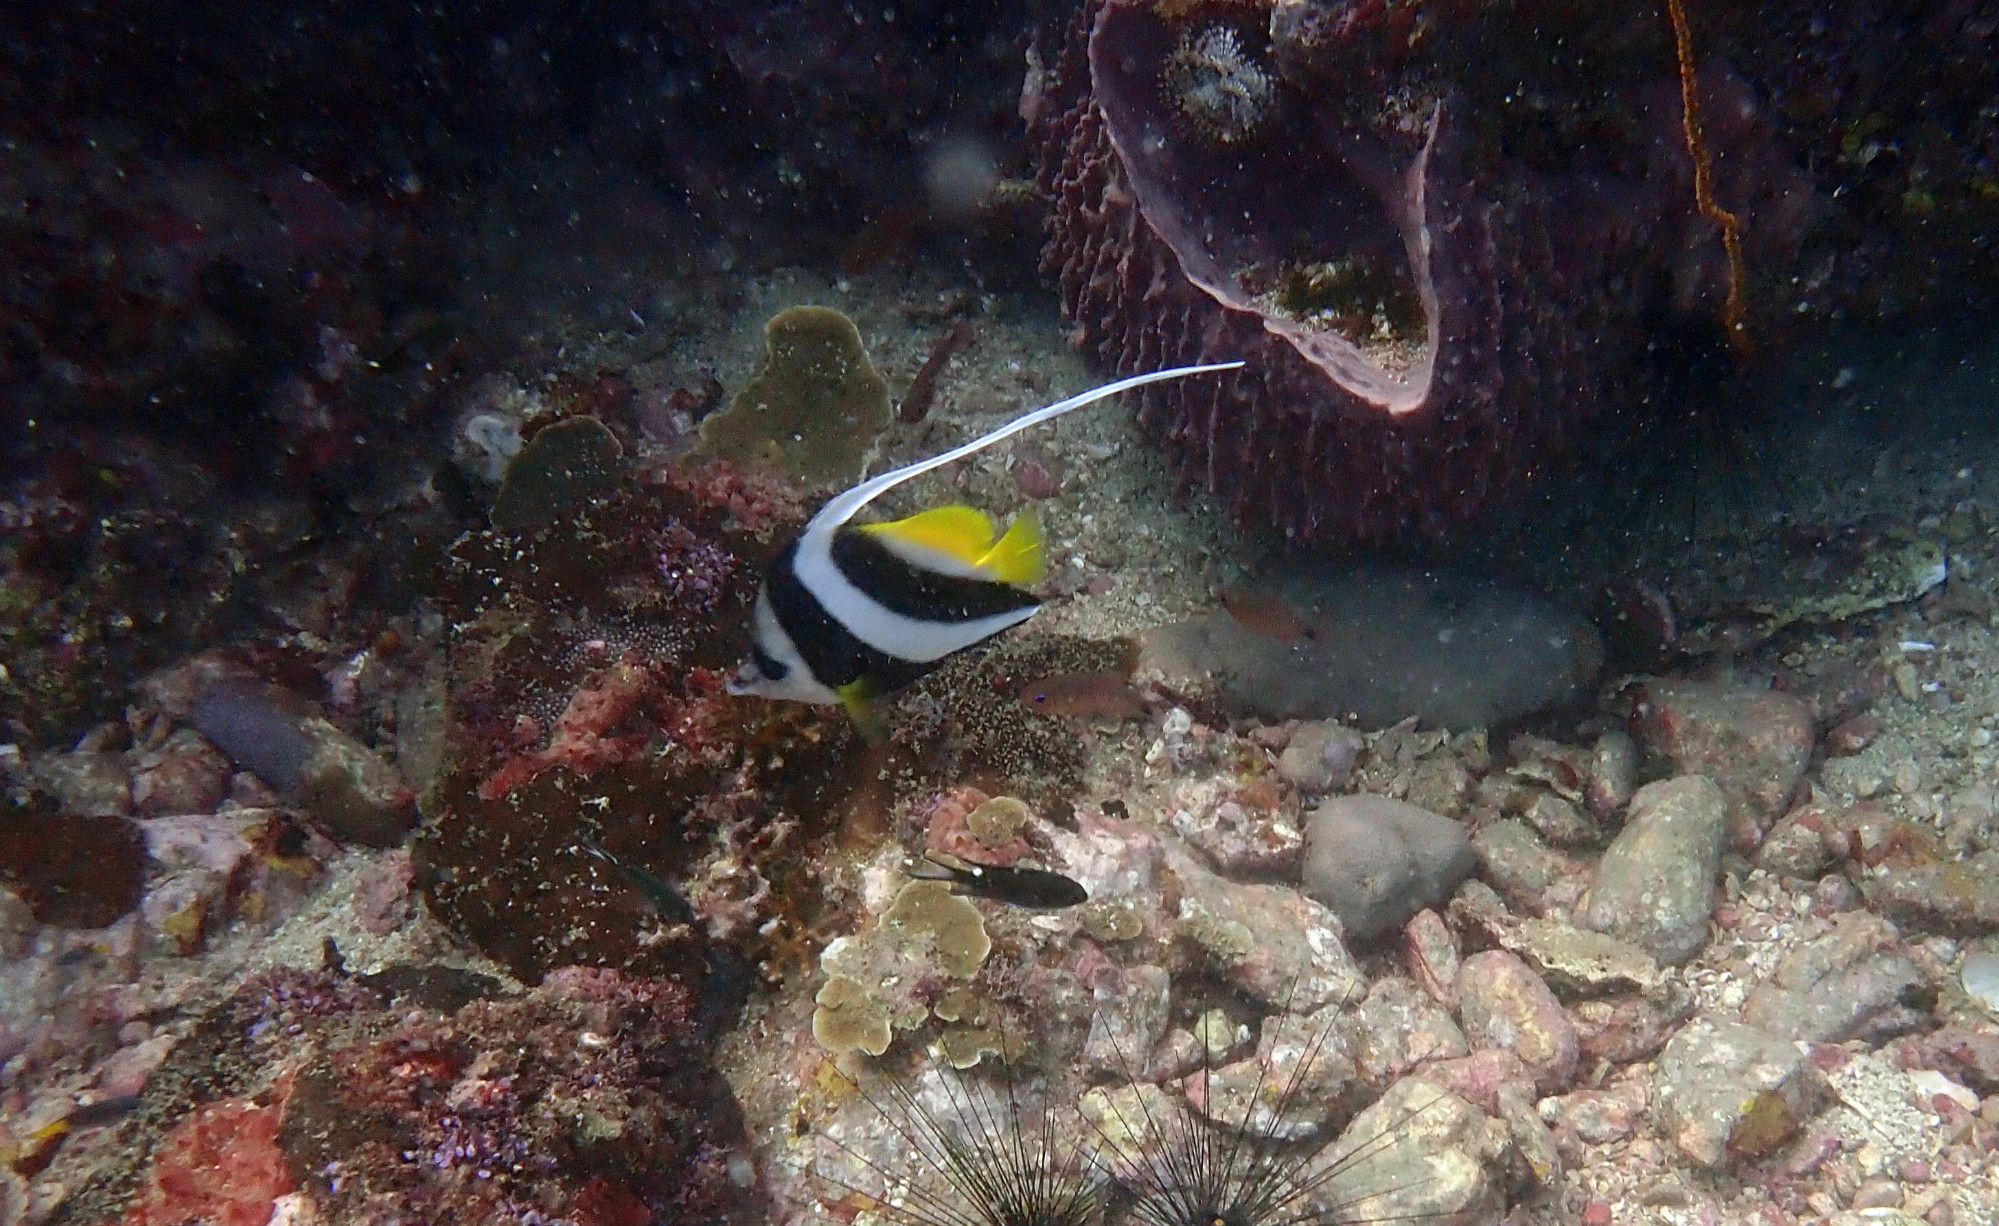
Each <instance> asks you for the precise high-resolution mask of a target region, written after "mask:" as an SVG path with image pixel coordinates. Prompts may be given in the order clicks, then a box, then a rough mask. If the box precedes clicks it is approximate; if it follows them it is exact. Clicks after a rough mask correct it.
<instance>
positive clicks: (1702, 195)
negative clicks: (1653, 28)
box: [1666, 0, 1749, 351]
mask: <svg viewBox="0 0 1999 1226" xmlns="http://www.w3.org/2000/svg"><path fill="white" fill-rule="evenodd" d="M1666 15H1667V16H1668V17H1670V18H1671V19H1672V22H1673V45H1674V48H1675V50H1676V51H1677V52H1678V54H1679V60H1680V113H1681V116H1682V119H1683V122H1684V124H1685V126H1686V129H1687V153H1688V155H1689V156H1691V157H1692V158H1693V160H1694V206H1695V207H1696V208H1698V209H1699V210H1700V212H1701V216H1703V217H1705V218H1707V219H1708V220H1709V221H1712V222H1713V223H1714V224H1715V226H1716V227H1717V228H1718V229H1720V231H1721V245H1722V246H1723V248H1725V249H1726V250H1727V252H1728V301H1727V303H1726V304H1725V305H1724V306H1723V307H1722V313H1721V321H1722V326H1723V327H1725V328H1726V329H1727V330H1728V339H1729V340H1730V341H1731V342H1732V343H1733V344H1734V345H1735V347H1736V349H1737V350H1738V351H1741V350H1746V349H1747V348H1748V347H1749V324H1748V321H1747V319H1746V318H1745V315H1746V313H1747V312H1746V309H1745V304H1744V295H1743V288H1742V286H1743V268H1742V221H1741V219H1740V218H1738V217H1736V215H1735V214H1734V213H1731V212H1729V211H1728V210H1727V209H1725V208H1723V207H1722V206H1721V203H1720V202H1719V201H1717V200H1716V199H1715V198H1714V169H1713V165H1712V160H1711V159H1710V158H1709V156H1708V148H1707V143H1706V142H1705V141H1704V140H1702V139H1701V104H1700V97H1699V90H1698V83H1697V81H1696V78H1695V75H1694V37H1693V33H1692V32H1691V31H1690V30H1689V29H1688V26H1687V11H1686V9H1685V8H1683V7H1682V6H1681V4H1680V0H1666Z"/></svg>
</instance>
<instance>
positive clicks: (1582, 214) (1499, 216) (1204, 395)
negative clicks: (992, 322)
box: [1022, 0, 1688, 542]
mask: <svg viewBox="0 0 1999 1226" xmlns="http://www.w3.org/2000/svg"><path fill="white" fill-rule="evenodd" d="M1264 20H1267V14H1265V13H1264V12H1263V10H1262V8H1261V6H1258V5H1243V4H1224V3H1208V4H1201V3H1195V4H1175V5H1163V4H1156V3H1151V2H1141V0H1093V3H1090V4H1088V5H1086V6H1085V7H1084V10H1083V12H1082V14H1081V15H1080V17H1079V19H1078V21H1077V22H1076V24H1075V25H1073V26H1072V27H1071V29H1070V31H1069V34H1068V37H1067V40H1066V42H1065V43H1063V44H1062V45H1061V46H1060V48H1059V50H1054V49H1051V50H1050V51H1049V52H1048V54H1047V55H1046V56H1045V57H1044V58H1043V60H1042V62H1041V64H1040V67H1039V69H1038V71H1035V72H1030V74H1029V81H1028V86H1027V89H1026V91H1025V92H1024V94H1023V98H1022V111H1023V114H1025V115H1026V116H1027V118H1028V120H1029V123H1030V126H1031V128H1032V129H1033V131H1034V134H1035V136H1036V138H1037V140H1038V143H1039V145H1040V148H1041V151H1042V152H1041V170H1040V182H1041V185H1042V186H1043V187H1044V188H1045V189H1046V191H1047V192H1048V193H1049V195H1050V196H1051V198H1052V199H1053V201H1054V215H1053V221H1052V223H1051V230H1050V238H1049V242H1048V245H1047V247H1046V249H1045V251H1044V253H1043V262H1044V268H1045V271H1046V272H1048V273H1049V274H1050V275H1052V276H1053V277H1054V278H1055V279H1056V281H1057V284H1058V287H1059V291H1060V294H1061V297H1062V301H1063V304H1064V307H1065V309H1066V310H1067V312H1068V313H1069V315H1070V316H1071V317H1072V318H1073V319H1074V321H1075V323H1076V326H1077V334H1078V338H1079V341H1080V343H1081V344H1082V345H1083V347H1084V348H1085V349H1086V350H1087V351H1089V352H1091V353H1093V354H1094V355H1095V356H1096V357H1098V358H1099V359H1101V360H1102V361H1103V362H1105V363H1106V364H1107V365H1109V366H1110V367H1111V368H1112V369H1113V370H1115V371H1117V372H1118V373H1128V372H1132V371H1136V370H1140V369H1150V368H1155V367H1163V366H1171V365H1175V364H1179V363H1187V362H1202V361H1220V360H1225V359H1231V358H1242V359H1245V360H1246V361H1247V363H1248V365H1247V366H1246V367H1245V368H1244V369H1243V370H1242V371H1240V372H1238V373H1237V374H1235V375H1233V376H1231V377H1228V378H1223V379H1208V380H1201V381H1198V382H1195V381H1187V382H1184V383H1177V384H1169V385H1162V386H1160V387H1155V388H1148V389H1145V390H1144V391H1143V392H1140V393H1137V395H1138V396H1139V399H1140V410H1139V413H1140V421H1141V423H1142V424H1143V426H1144V428H1145V429H1146V431H1147V432H1148V433H1149V434H1150V435H1151V437H1152V438H1153V439H1154V440H1155V441H1156V442H1157V443H1159V444H1160V445H1161V446H1163V447H1164V448H1165V450H1166V451H1167V453H1168V455H1169V456H1170V458H1171V459H1172V460H1173V462H1174V463H1175V464H1176V466H1177V467H1178V468H1179V470H1180V472H1181V473H1182V475H1183V477H1184V478H1185V479H1186V480H1188V481H1189V482H1190V483H1191V484H1193V485H1196V486H1200V487H1204V488H1206V489H1208V490H1210V491H1212V492H1214V493H1216V494H1217V495H1219V496H1221V497H1222V498H1223V499H1225V500H1226V501H1227V502H1228V503H1229V504H1230V506H1231V508H1232V510H1233V511H1234V513H1235V514H1236V515H1237V517H1238V518H1240V519H1243V520H1245V521H1253V522H1262V523H1267V524H1270V525H1272V526H1274V527H1276V528H1277V529H1279V530H1281V531H1282V532H1283V533H1284V534H1285V535H1286V536H1288V537H1289V538H1291V539H1293V540H1295V541H1299V542H1311V541H1361V542H1383V541H1390V540H1394V539H1399V538H1406V537H1410V536H1432V535H1438V534H1441V533H1443V532H1445V531H1446V530H1448V529H1450V528H1451V527H1453V526H1454V525H1456V524H1459V523H1462V522H1463V521H1466V520H1470V519H1471V518H1473V517H1474V516H1477V515H1479V514H1480V513H1481V512H1483V511H1485V510H1487V509H1488V508H1490V507H1492V506H1493V505H1495V504H1496V503H1497V502H1499V501H1500V500H1501V499H1502V498H1504V497H1505V496H1507V495H1509V494H1512V493H1515V492H1517V491H1518V490H1519V488H1520V487H1521V486H1522V485H1523V483H1524V482H1525V481H1526V480H1527V479H1528V478H1529V477H1530V476H1531V475H1532V474H1533V473H1534V472H1535V471H1536V470H1537V469H1539V468H1542V467H1544V466H1545V464H1546V463H1547V461H1548V460H1549V458H1550V457H1551V456H1554V455H1557V454H1559V453H1560V451H1561V450H1563V449H1564V448H1565V447H1567V446H1568V445H1570V444H1571V443H1572V442H1573V440H1574V439H1575V438H1576V437H1577V436H1578V433H1579V430H1580V428H1581V427H1582V426H1583V424H1584V423H1585V422H1586V421H1587V419H1588V418H1590V417H1591V416H1593V415H1594V414H1596V413H1598V412H1601V411H1603V410H1604V409H1605V408H1607V407H1610V406H1611V405H1613V404H1615V403H1616V401H1615V400H1614V399H1613V398H1612V397H1613V396H1615V395H1628V394H1630V393H1631V392H1633V391H1635V390H1636V389H1635V387H1634V386H1633V384H1634V383H1635V380H1634V379H1633V378H1631V377H1630V376H1631V373H1632V371H1633V369H1634V368H1635V366H1636V363H1637V362H1638V361H1639V360H1640V357H1641V355H1642V352H1643V337H1642V335H1641V334H1640V331H1639V322H1640V319H1641V316H1642V314H1643V312H1644V310H1645V308H1646V305H1647V300H1646V296H1645V294H1643V293H1640V292H1638V291H1637V290H1634V288H1633V284H1634V282H1637V281H1642V280H1643V278H1641V277H1639V276H1638V275H1637V274H1640V273H1642V272H1644V271H1645V269H1646V261H1647V260H1648V259H1653V258H1655V257H1653V256H1652V255H1651V254H1650V252H1651V251H1653V250H1654V249H1655V248H1656V247H1658V246H1664V247H1666V248H1669V249H1670V248H1672V247H1673V246H1675V245H1676V244H1677V243H1678V241H1679V239H1680V238H1681V236H1682V234H1683V232H1684V227H1685V226H1686V225H1687V224H1688V223H1687V219H1686V210H1685V209H1684V208H1679V210H1678V212H1677V213H1675V212H1674V210H1673V209H1672V208H1669V207H1668V200H1669V197H1670V195H1671V193H1669V192H1668V191H1667V190H1666V189H1667V188H1668V187H1673V188H1674V189H1675V190H1678V186H1679V185H1678V172H1677V170H1676V169H1674V168H1673V167H1672V166H1671V165H1670V163H1671V160H1672V157H1673V156H1674V152H1673V151H1672V150H1671V149H1670V148H1668V149H1666V150H1665V152H1664V153H1663V154H1662V157H1663V158H1664V160H1665V162H1666V163H1668V167H1667V170H1666V171H1665V172H1664V173H1662V175H1661V177H1660V178H1659V180H1658V181H1657V182H1656V183H1653V184H1651V185H1650V187H1649V188H1648V190H1643V191H1633V190H1628V188H1629V185H1628V184H1622V183H1608V182H1606V181H1605V180H1602V179H1599V178H1592V177H1587V176H1583V175H1573V174H1570V175H1553V174H1541V173H1537V172H1535V171H1532V170H1530V169H1528V168H1525V167H1520V166H1513V165H1508V164H1505V163H1504V162H1503V160H1502V161H1501V162H1500V163H1499V169H1500V171H1501V172H1503V173H1502V174H1500V175H1499V176H1498V177H1495V159H1494V158H1493V157H1492V156H1490V155H1489V153H1485V152H1483V151H1481V150H1479V149H1476V148H1475V147H1474V145H1475V142H1474V140H1473V138H1472V135H1471V133H1470V132H1469V131H1468V128H1467V125H1466V124H1465V122H1464V119H1465V116H1463V115H1460V114H1459V113H1457V110H1454V98H1453V96H1452V94H1451V93H1450V92H1449V90H1448V89H1447V88H1446V89H1439V90H1437V91H1436V92H1435V94H1434V95H1433V96H1431V97H1427V98H1422V99H1416V100H1412V99H1410V98H1408V97H1407V96H1406V95H1405V96H1404V97H1403V99H1402V101H1401V103H1400V104H1399V105H1398V104H1397V103H1396V102H1395V100H1394V99H1393V98H1391V97H1389V96H1387V95H1385V94H1384V93H1383V92H1382V90H1381V88H1380V81H1379V79H1378V78H1373V77H1370V76H1369V75H1368V74H1367V73H1365V72H1363V71H1358V70H1356V71H1355V72H1353V73H1351V74H1349V75H1348V76H1346V77H1339V76H1334V75H1307V74H1298V75H1294V76H1292V77H1287V76H1286V75H1285V72H1286V69H1285V64H1284V62H1283V61H1282V60H1281V59H1279V58H1278V57H1275V56H1273V55H1272V36H1271V34H1270V32H1269V30H1268V29H1267V28H1260V26H1259V21H1264ZM1318 36H1320V37H1322V38H1323V37H1326V35H1325V34H1324V32H1323V31H1320V32H1318ZM1459 109H1464V108H1462V107H1459ZM1682 203H1683V202H1682ZM1676 227H1677V228H1676ZM1664 229H1670V230H1671V231H1672V232H1671V233H1670V234H1667V233H1664V232H1663V230H1664ZM1652 280H1653V281H1656V280H1658V278H1656V277H1654V278H1652ZM1620 385H1621V386H1620Z"/></svg>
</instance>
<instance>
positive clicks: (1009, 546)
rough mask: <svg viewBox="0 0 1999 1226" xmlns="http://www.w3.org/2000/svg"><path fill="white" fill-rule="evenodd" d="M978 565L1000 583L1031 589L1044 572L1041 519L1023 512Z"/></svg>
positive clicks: (1030, 513)
mask: <svg viewBox="0 0 1999 1226" xmlns="http://www.w3.org/2000/svg"><path fill="white" fill-rule="evenodd" d="M978 565H979V566H980V567H981V568H983V569H984V570H986V571H988V572H989V573H991V575H992V577H993V578H995V579H998V580H999V581H1000V582H1002V583H1011V584H1013V585H1014V586H1015V587H1032V586H1033V585H1034V584H1037V583H1039V582H1041V576H1042V575H1043V574H1044V573H1046V571H1047V569H1048V558H1047V552H1046V550H1045V549H1044V548H1043V540H1042V536H1041V518H1040V517H1039V516H1037V515H1036V514H1035V513H1034V512H1033V511H1023V512H1021V514H1020V515H1019V517H1018V518H1016V519H1015V520H1014V521H1013V523H1012V524H1011V525H1010V526H1009V527H1008V528H1007V530H1006V535H1005V536H1003V537H1001V538H1000V539H999V540H998V542H996V543H995V544H994V545H993V547H992V548H991V549H988V550H986V552H985V553H984V554H983V555H981V556H980V557H979V558H978Z"/></svg>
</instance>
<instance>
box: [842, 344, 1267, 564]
mask: <svg viewBox="0 0 1999 1226" xmlns="http://www.w3.org/2000/svg"><path fill="white" fill-rule="evenodd" d="M1241 365H1242V363H1241V362H1216V363H1213V364H1211V365H1207V366H1175V367H1173V368H1172V369H1170V370H1155V371H1151V372H1149V373H1147V374H1142V375H1132V376H1131V377H1130V378H1128V379H1119V380H1118V381H1117V382H1116V383H1106V384H1104V385H1103V386H1102V387H1093V388H1091V389H1090V390H1089V391H1087V392H1078V393H1077V394H1076V395H1074V396H1071V397H1069V398H1068V399H1067V400H1058V401H1056V402H1055V403H1054V404H1051V405H1048V406H1046V407H1044V408H1039V409H1036V410H1034V411H1033V412H1032V413H1028V414H1025V415H1023V416H1020V417H1016V418H1014V419H1013V420H1012V421H1010V422H1008V423H1007V424H1005V425H1004V426H1001V427H1000V428H999V429H997V430H994V431H992V432H991V433H989V434H981V435H980V436H979V437H977V438H975V439H973V440H972V441H971V442H969V443H965V444H962V445H960V446H957V447H953V448H952V449H951V450H949V451H946V452H944V453H943V454H941V455H934V456H931V457H930V458H929V459H927V460H918V461H917V462H916V463H914V464H909V465H905V466H904V467H902V468H898V469H894V470H892V471H890V472H885V473H883V474H881V475H880V476H879V477H870V478H868V479H867V480H866V481H863V482H861V483H860V484H859V485H857V486H855V487H854V488H853V489H850V490H848V491H847V492H846V493H844V494H839V495H836V496H835V497H834V498H833V500H832V501H830V502H828V503H827V504H826V505H825V506H823V507H821V508H820V509H819V514H817V515H814V516H813V517H812V520H811V522H810V523H808V524H806V525H805V535H807V536H811V535H813V534H814V533H819V532H826V533H830V532H832V531H833V530H834V529H836V528H838V527H839V526H840V525H841V524H844V523H846V522H847V521H848V520H850V519H852V518H853V517H854V513H855V512H857V511H859V510H860V509H861V508H862V507H864V506H866V505H868V504H869V503H870V502H873V501H874V500H875V499H877V498H879V497H881V496H882V495H883V494H884V493H886V492H888V491H889V490H891V489H894V488H895V487H896V486H898V485H901V484H902V483H903V482H905V481H907V480H909V479H910V478H912V477H920V476H922V475H923V474H924V473H927V472H929V471H930V470H931V469H933V468H941V467H943V466H944V465H946V464H949V463H951V462H952V461H953V460H962V459H964V458H965V457H966V456H968V455H971V454H972V453H973V452H975V451H979V450H982V449H984V448H987V447H990V446H992V445H993V444H994V443H997V442H999V441H1000V440H1001V439H1005V438H1011V437H1012V436H1014V435H1016V434H1019V433H1020V432H1021V431H1022V430H1026V429H1029V428H1031V427H1034V426H1038V425H1040V424H1041V423H1042V422H1044V421H1047V420H1049V419H1050V418H1055V417H1060V416H1062V415H1063V414H1064V413H1067V412H1070V411H1071V410H1074V409H1080V408H1082V407H1083V406H1084V405H1087V404H1095V403H1096V402H1097V401H1099V400H1103V399H1105V398H1107V397H1110V396H1115V395H1117V394H1118V393H1119V392H1128V391H1130V390H1131V389H1132V388H1135V387H1144V386H1145V385H1146V384H1148V383H1163V382H1165V381H1166V380H1168V379H1184V378H1186V377H1187V376H1188V375H1200V374H1206V373H1208V372H1209V371H1215V370H1234V369H1235V368H1236V367H1238V366H1241Z"/></svg>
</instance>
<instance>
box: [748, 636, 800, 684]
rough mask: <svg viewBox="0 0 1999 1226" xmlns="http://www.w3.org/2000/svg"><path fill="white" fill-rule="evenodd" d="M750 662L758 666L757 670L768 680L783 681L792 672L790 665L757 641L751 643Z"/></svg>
mask: <svg viewBox="0 0 1999 1226" xmlns="http://www.w3.org/2000/svg"><path fill="white" fill-rule="evenodd" d="M750 662H751V663H753V664H755V665H756V666H757V671H758V672H760V673H762V674H763V676H764V680H766V681H782V680H784V679H785V677H786V676H788V675H790V673H791V669H790V667H789V666H788V665H785V664H783V663H782V662H780V661H779V660H778V659H777V658H776V657H774V656H772V655H771V654H770V653H769V652H768V651H765V650H764V649H763V647H762V646H760V645H759V644H756V643H752V644H750Z"/></svg>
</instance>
